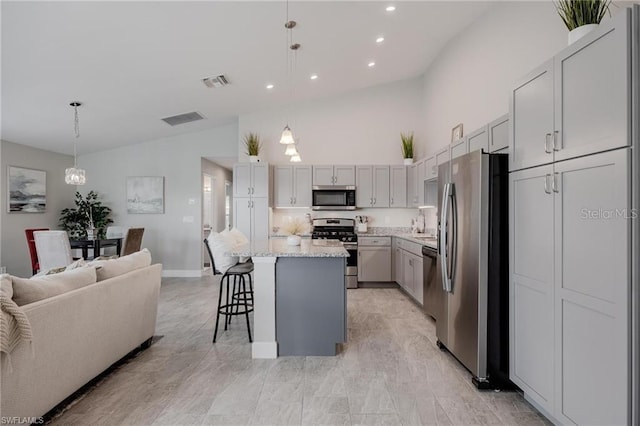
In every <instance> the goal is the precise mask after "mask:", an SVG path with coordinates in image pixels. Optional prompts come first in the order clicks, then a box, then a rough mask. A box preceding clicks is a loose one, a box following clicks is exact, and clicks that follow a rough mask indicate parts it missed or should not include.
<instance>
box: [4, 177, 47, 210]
mask: <svg viewBox="0 0 640 426" xmlns="http://www.w3.org/2000/svg"><path fill="white" fill-rule="evenodd" d="M8 181H9V203H8V205H9V213H44V212H45V209H46V206H47V172H45V171H43V170H33V169H25V168H22V167H13V166H9V179H8Z"/></svg>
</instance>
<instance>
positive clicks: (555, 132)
mask: <svg viewBox="0 0 640 426" xmlns="http://www.w3.org/2000/svg"><path fill="white" fill-rule="evenodd" d="M559 133H560V132H558V131H557V130H555V131H554V132H553V150H554V151H560V148H558V136H559Z"/></svg>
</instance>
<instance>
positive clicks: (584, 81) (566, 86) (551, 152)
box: [509, 9, 632, 170]
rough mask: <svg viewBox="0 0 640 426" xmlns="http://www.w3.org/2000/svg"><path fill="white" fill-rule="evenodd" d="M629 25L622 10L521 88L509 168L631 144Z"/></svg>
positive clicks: (515, 93)
mask: <svg viewBox="0 0 640 426" xmlns="http://www.w3.org/2000/svg"><path fill="white" fill-rule="evenodd" d="M630 21H631V9H625V10H623V11H622V12H621V13H618V14H617V15H616V16H615V17H614V18H612V19H611V20H609V21H607V22H605V23H603V24H602V25H600V27H599V28H598V29H597V30H596V31H593V32H592V33H590V34H589V35H588V36H587V37H584V38H582V39H580V40H579V41H578V42H576V43H574V44H572V45H571V46H569V47H567V48H566V49H564V50H563V51H562V52H561V53H560V54H558V55H556V56H555V57H554V58H552V59H551V60H549V61H547V62H546V63H545V64H544V65H542V66H541V67H540V68H538V69H536V70H535V71H533V72H532V73H530V74H529V75H527V76H526V77H525V78H524V79H522V80H521V81H520V83H519V84H517V85H516V87H515V88H514V89H513V90H512V92H511V99H510V107H509V108H510V113H511V117H512V121H511V128H510V133H511V144H512V146H511V149H510V157H509V169H510V170H519V169H523V168H527V167H533V166H537V165H541V164H547V163H551V162H553V161H560V160H566V159H570V158H576V157H579V156H583V155H588V154H594V153H598V152H604V151H607V150H611V149H615V148H621V147H624V146H629V145H630V143H631V138H630V133H629V131H630V126H628V125H627V123H628V117H629V116H630V114H631V109H630V108H631V104H632V102H631V97H632V90H630V86H629V82H630V81H631V72H632V70H631V60H630ZM586 87H588V88H589V90H585V88H586Z"/></svg>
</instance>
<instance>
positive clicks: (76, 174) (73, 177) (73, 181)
mask: <svg viewBox="0 0 640 426" xmlns="http://www.w3.org/2000/svg"><path fill="white" fill-rule="evenodd" d="M69 105H70V106H72V107H73V112H74V115H73V129H74V132H75V135H76V138H75V139H74V141H73V167H69V168H68V169H65V171H64V181H65V183H67V184H68V185H84V184H85V183H86V181H87V178H86V177H85V172H84V169H80V168H78V154H77V144H78V138H79V137H80V121H79V120H78V107H79V106H81V105H82V103H81V102H71V103H70V104H69Z"/></svg>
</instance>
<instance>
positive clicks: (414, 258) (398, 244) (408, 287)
mask: <svg viewBox="0 0 640 426" xmlns="http://www.w3.org/2000/svg"><path fill="white" fill-rule="evenodd" d="M394 280H395V282H396V283H398V285H400V287H402V288H403V289H404V291H406V292H407V293H408V294H409V295H410V296H411V297H413V298H414V299H415V300H416V301H417V302H418V303H419V304H421V305H422V303H423V300H424V299H423V270H422V246H421V245H420V244H417V243H414V242H411V241H406V240H403V239H400V238H394Z"/></svg>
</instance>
